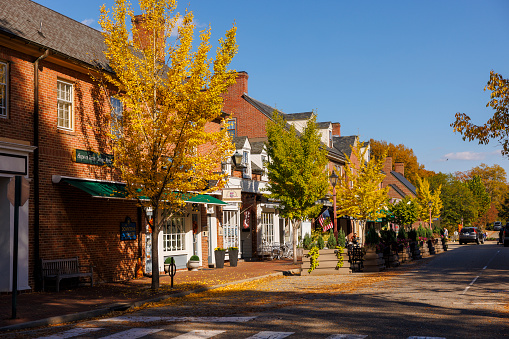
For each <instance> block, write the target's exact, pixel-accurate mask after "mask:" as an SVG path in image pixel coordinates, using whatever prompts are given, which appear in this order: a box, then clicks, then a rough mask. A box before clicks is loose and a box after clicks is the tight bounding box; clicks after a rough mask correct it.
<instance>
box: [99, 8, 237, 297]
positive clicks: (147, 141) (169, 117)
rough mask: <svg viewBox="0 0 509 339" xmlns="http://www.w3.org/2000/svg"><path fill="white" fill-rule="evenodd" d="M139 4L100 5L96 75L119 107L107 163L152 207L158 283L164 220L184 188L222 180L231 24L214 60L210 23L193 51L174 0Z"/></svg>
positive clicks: (189, 30)
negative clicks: (99, 70)
mask: <svg viewBox="0 0 509 339" xmlns="http://www.w3.org/2000/svg"><path fill="white" fill-rule="evenodd" d="M139 6H140V9H141V12H142V14H141V15H138V16H134V12H133V10H132V7H131V4H130V3H129V2H127V1H125V0H115V5H114V7H113V8H112V9H111V11H110V10H106V9H105V8H104V6H103V7H102V9H101V12H102V15H101V19H100V21H99V23H100V25H101V27H102V30H103V36H104V41H105V44H106V48H107V49H106V51H105V55H106V57H107V59H108V61H109V66H110V67H111V69H112V71H113V74H112V73H111V72H110V73H104V74H103V79H106V84H107V86H104V87H103V88H105V89H106V88H109V89H111V88H112V87H114V88H115V89H116V90H118V91H117V92H116V93H115V95H114V97H115V98H116V99H118V100H120V102H121V103H122V106H123V110H122V116H121V119H116V120H115V119H113V121H112V123H113V124H112V125H113V127H114V133H111V137H112V139H113V151H114V165H115V166H116V168H118V169H119V170H120V171H121V175H122V179H123V180H124V181H125V182H126V184H127V185H126V191H127V192H126V193H127V195H128V197H129V198H132V199H137V201H138V203H139V205H140V206H143V207H144V208H145V209H147V208H150V209H151V210H152V216H153V220H152V222H151V223H152V237H153V239H152V272H153V274H152V289H158V288H159V274H158V272H159V260H158V258H159V256H158V252H159V248H158V244H159V242H158V236H159V232H160V231H161V229H162V225H163V222H164V221H165V220H166V219H167V218H169V217H171V216H172V215H174V214H176V213H180V212H181V211H182V209H183V208H184V205H185V200H186V198H189V196H188V194H186V192H190V191H195V192H196V191H203V190H206V189H207V185H208V183H209V181H211V180H214V181H218V186H219V187H221V185H223V184H224V180H223V179H224V177H223V176H222V174H219V173H220V171H219V167H218V166H220V163H221V161H222V160H224V159H225V158H226V157H227V156H229V155H231V154H232V153H233V145H232V143H231V138H230V137H229V135H228V134H227V130H226V129H225V128H224V129H221V128H220V123H224V121H222V120H221V109H222V105H223V99H222V97H221V94H222V93H224V92H225V91H226V90H227V88H228V86H230V85H232V84H233V83H234V82H235V74H236V73H235V71H233V70H228V69H227V67H228V65H229V63H230V62H231V60H232V58H233V56H234V55H235V54H236V52H237V45H236V39H235V34H236V28H235V26H233V27H232V28H231V29H230V30H229V31H227V32H226V36H225V38H224V39H220V40H219V47H218V48H217V51H216V56H215V59H214V58H210V57H209V56H208V52H209V51H210V49H211V45H210V42H209V39H210V34H211V33H210V27H209V28H208V29H207V30H204V31H201V32H200V43H199V45H198V46H197V48H196V49H195V50H193V44H192V42H193V35H194V29H195V25H194V23H193V14H192V12H186V13H185V15H183V16H181V15H179V14H178V13H175V9H176V1H175V0H140V1H139ZM130 23H132V28H130V29H129V28H128V26H129V24H130ZM172 32H173V33H174V32H178V33H177V35H176V36H173V35H172ZM145 214H146V213H145Z"/></svg>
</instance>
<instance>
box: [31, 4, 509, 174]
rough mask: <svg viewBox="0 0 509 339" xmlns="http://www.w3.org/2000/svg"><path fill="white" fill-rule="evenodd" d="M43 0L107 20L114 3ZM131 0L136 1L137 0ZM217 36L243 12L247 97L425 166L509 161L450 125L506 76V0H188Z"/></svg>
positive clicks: (239, 64)
mask: <svg viewBox="0 0 509 339" xmlns="http://www.w3.org/2000/svg"><path fill="white" fill-rule="evenodd" d="M36 2H38V3H40V4H42V5H44V6H46V7H48V8H51V9H53V10H55V11H57V12H60V13H62V14H64V15H66V16H69V17H71V18H73V19H75V20H77V21H80V22H83V23H85V24H88V25H89V26H91V27H93V28H96V29H99V25H98V24H97V21H98V18H99V8H100V6H101V4H103V3H106V7H108V8H110V7H111V6H112V4H113V1H112V0H87V1H72V2H70V1H64V0H37V1H36ZM133 2H134V1H133ZM185 7H187V8H189V9H190V10H192V11H193V13H194V15H195V21H196V23H197V25H198V28H201V29H203V28H205V27H206V26H208V25H209V24H210V25H211V27H212V34H213V41H217V39H219V38H220V37H221V36H223V35H224V33H225V32H226V30H227V29H229V28H230V27H231V26H232V23H233V22H234V21H235V23H236V26H237V27H238V30H237V42H238V45H239V53H238V54H237V56H236V57H235V58H234V61H233V63H232V65H231V66H232V68H233V69H236V70H238V71H246V72H248V74H249V95H250V96H252V97H254V98H256V99H258V100H260V101H262V102H265V103H266V104H269V105H272V106H275V107H277V108H278V109H280V110H282V111H283V112H285V113H298V112H307V111H311V110H315V111H316V112H317V114H318V120H319V121H332V122H340V123H341V134H342V135H354V134H358V135H360V137H361V139H363V140H367V139H369V138H373V139H376V140H385V141H387V142H392V143H394V144H404V145H405V146H406V147H409V148H412V149H413V150H414V153H415V154H416V156H417V159H418V161H419V163H421V164H423V165H424V166H425V168H426V169H428V170H433V171H437V172H438V171H441V172H446V173H452V172H455V171H466V170H469V169H471V168H472V167H474V166H478V165H480V164H481V163H486V164H488V165H489V166H492V165H494V164H499V165H500V166H502V167H503V168H504V169H505V170H506V172H507V173H509V160H508V159H507V158H505V157H502V156H501V155H500V149H501V147H500V145H499V144H498V143H497V142H496V141H492V142H490V144H489V145H478V144H477V142H467V141H463V140H462V139H461V136H460V135H459V134H455V133H454V132H453V130H452V128H451V127H450V126H449V124H450V123H451V122H453V121H454V114H455V113H456V112H463V113H467V114H468V115H470V116H471V118H472V121H473V122H475V123H478V124H481V123H484V122H485V121H486V120H487V119H488V117H490V116H491V115H492V114H493V112H492V110H491V109H488V108H486V103H487V102H488V100H489V93H487V92H484V90H483V89H484V86H485V84H486V82H487V81H488V79H489V73H490V71H491V70H494V71H495V72H498V73H501V74H502V75H503V76H504V77H506V78H507V77H509V63H508V62H507V56H508V55H509V43H508V39H509V38H508V34H507V32H509V20H508V19H507V18H508V15H509V1H505V0H500V1H495V0H479V1H468V0H458V1H446V0H440V1H434V0H427V1H408V0H407V1H340V0H327V1H326V0H322V1H319V0H317V1H300V0H292V1H290V0H279V1H273V0H272V1H271V0H258V1H253V0H251V1H247V0H215V1H211V0H187V1H181V2H180V3H179V10H180V11H181V12H183V10H184V9H185Z"/></svg>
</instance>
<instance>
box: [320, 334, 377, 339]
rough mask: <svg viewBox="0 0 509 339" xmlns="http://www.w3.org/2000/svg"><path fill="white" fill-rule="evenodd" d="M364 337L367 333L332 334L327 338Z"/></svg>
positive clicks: (352, 338) (347, 338)
mask: <svg viewBox="0 0 509 339" xmlns="http://www.w3.org/2000/svg"><path fill="white" fill-rule="evenodd" d="M366 337H367V335H363V334H333V335H331V336H330V337H327V339H363V338H366Z"/></svg>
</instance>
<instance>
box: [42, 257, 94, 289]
mask: <svg viewBox="0 0 509 339" xmlns="http://www.w3.org/2000/svg"><path fill="white" fill-rule="evenodd" d="M41 263H42V290H43V291H44V290H45V289H44V288H45V280H46V279H50V280H55V282H56V285H57V292H58V291H59V290H60V281H61V280H62V279H67V278H81V277H90V286H94V267H93V266H92V265H80V264H79V258H78V257H74V258H69V259H52V260H45V259H42V260H41ZM82 267H88V268H89V269H88V270H89V272H80V268H82Z"/></svg>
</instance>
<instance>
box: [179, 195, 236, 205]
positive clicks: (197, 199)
mask: <svg viewBox="0 0 509 339" xmlns="http://www.w3.org/2000/svg"><path fill="white" fill-rule="evenodd" d="M186 202H189V203H194V204H207V205H228V203H226V202H224V201H222V200H219V199H217V198H214V197H213V196H211V195H208V194H198V195H195V196H194V197H192V198H191V199H187V200H186Z"/></svg>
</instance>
